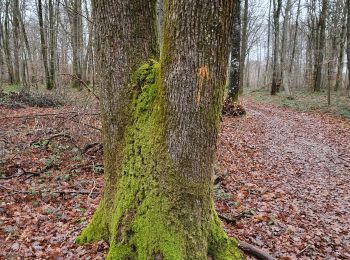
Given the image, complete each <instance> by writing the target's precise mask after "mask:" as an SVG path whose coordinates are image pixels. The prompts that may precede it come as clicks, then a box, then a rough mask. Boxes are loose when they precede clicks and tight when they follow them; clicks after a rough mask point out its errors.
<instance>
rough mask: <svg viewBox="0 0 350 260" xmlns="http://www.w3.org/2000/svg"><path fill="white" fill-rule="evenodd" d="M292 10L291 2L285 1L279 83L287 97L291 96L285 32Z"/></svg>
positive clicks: (290, 0)
mask: <svg viewBox="0 0 350 260" xmlns="http://www.w3.org/2000/svg"><path fill="white" fill-rule="evenodd" d="M291 10H292V0H287V3H286V8H285V12H284V13H285V14H284V21H283V27H282V46H281V82H282V86H283V88H284V90H285V92H286V94H287V96H291V91H290V88H289V71H288V64H287V44H288V42H287V32H288V26H289V21H290V12H291Z"/></svg>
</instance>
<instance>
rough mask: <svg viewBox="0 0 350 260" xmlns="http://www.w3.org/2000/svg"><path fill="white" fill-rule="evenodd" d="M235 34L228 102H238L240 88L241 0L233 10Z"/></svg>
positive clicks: (232, 41)
mask: <svg viewBox="0 0 350 260" xmlns="http://www.w3.org/2000/svg"><path fill="white" fill-rule="evenodd" d="M232 19H233V21H232V22H233V32H232V39H231V52H230V64H229V76H228V86H227V89H228V97H227V98H228V100H230V101H231V102H237V101H238V94H239V87H240V84H239V83H240V66H239V65H240V60H241V0H237V1H236V2H235V4H234V10H233V17H232Z"/></svg>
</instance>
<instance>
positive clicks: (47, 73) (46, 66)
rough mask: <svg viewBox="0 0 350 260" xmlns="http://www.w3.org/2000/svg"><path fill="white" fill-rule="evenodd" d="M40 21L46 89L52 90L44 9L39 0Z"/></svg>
mask: <svg viewBox="0 0 350 260" xmlns="http://www.w3.org/2000/svg"><path fill="white" fill-rule="evenodd" d="M38 19H39V27H40V43H41V55H42V58H43V65H44V71H45V79H46V88H47V89H52V88H53V85H52V82H51V77H50V71H49V62H48V55H47V43H46V39H45V29H44V20H43V8H42V2H41V0H38Z"/></svg>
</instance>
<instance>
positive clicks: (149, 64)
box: [77, 0, 241, 259]
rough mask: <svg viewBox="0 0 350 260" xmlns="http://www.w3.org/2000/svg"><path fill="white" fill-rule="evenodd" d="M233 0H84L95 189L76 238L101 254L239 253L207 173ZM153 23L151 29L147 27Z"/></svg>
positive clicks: (140, 256)
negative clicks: (96, 108)
mask: <svg viewBox="0 0 350 260" xmlns="http://www.w3.org/2000/svg"><path fill="white" fill-rule="evenodd" d="M233 3H234V1H233V0H224V1H214V2H213V1H211V0H202V1H200V2H199V1H198V2H196V3H190V2H189V1H187V0H178V1H168V2H167V4H166V15H165V30H164V36H163V37H164V40H163V44H162V46H163V49H162V54H161V58H160V62H157V61H156V60H155V59H157V56H158V50H157V49H158V48H157V38H156V35H157V29H156V14H155V4H156V1H155V0H154V1H147V0H139V1H125V0H109V1H106V0H105V1H94V3H93V8H94V14H95V24H96V30H97V31H96V32H97V33H98V37H97V42H96V48H97V56H98V84H99V87H100V89H101V100H102V114H103V129H104V132H103V136H104V137H103V143H104V160H105V161H104V163H105V175H106V176H105V178H106V184H105V191H104V194H103V198H102V200H101V202H100V205H99V208H98V209H97V211H96V212H95V214H94V217H93V219H92V221H91V223H90V224H89V225H88V227H87V228H86V229H84V230H83V232H82V234H81V235H80V236H79V237H78V238H77V241H78V242H82V243H83V242H89V241H93V240H98V239H104V240H106V241H107V242H108V243H109V244H110V249H109V253H108V257H107V258H109V259H207V258H208V256H210V257H212V259H240V258H241V255H240V253H239V251H238V249H237V247H236V243H235V242H234V241H233V240H231V239H229V238H228V237H227V235H226V234H225V232H224V230H223V229H222V227H221V226H220V221H219V219H218V217H217V214H216V212H215V209H214V204H213V199H212V181H211V176H212V170H213V163H214V159H215V152H216V139H217V132H218V127H219V121H220V120H219V118H220V112H221V106H222V99H223V93H224V89H225V74H226V67H227V56H228V51H229V50H228V47H229V40H230V39H229V38H230V37H229V32H230V30H231V25H232V24H231V11H232V7H233ZM152 25H153V26H152Z"/></svg>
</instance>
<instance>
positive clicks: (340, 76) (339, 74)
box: [334, 6, 347, 91]
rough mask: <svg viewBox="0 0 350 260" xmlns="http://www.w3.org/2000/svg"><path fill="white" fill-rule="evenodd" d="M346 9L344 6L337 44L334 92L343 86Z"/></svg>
mask: <svg viewBox="0 0 350 260" xmlns="http://www.w3.org/2000/svg"><path fill="white" fill-rule="evenodd" d="M346 12H347V8H346V6H344V12H343V17H342V19H341V24H342V27H341V33H340V39H339V41H340V44H339V54H338V71H337V78H336V81H335V86H334V90H335V91H338V90H339V89H340V88H342V84H343V70H344V49H345V42H346V23H347V21H346V16H347V14H346Z"/></svg>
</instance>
